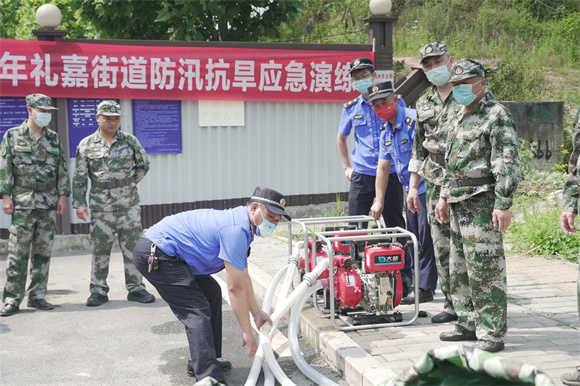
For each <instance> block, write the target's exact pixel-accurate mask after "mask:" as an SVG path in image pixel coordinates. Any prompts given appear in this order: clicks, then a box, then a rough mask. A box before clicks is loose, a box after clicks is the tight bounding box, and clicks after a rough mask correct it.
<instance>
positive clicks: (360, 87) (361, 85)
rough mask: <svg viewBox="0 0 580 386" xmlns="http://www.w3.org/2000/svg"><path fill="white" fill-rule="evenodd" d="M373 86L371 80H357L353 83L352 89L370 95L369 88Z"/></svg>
mask: <svg viewBox="0 0 580 386" xmlns="http://www.w3.org/2000/svg"><path fill="white" fill-rule="evenodd" d="M372 85H373V81H372V79H371V78H367V79H361V80H355V81H354V82H352V87H353V88H354V89H355V90H356V91H358V92H360V93H361V94H368V92H369V87H371V86H372Z"/></svg>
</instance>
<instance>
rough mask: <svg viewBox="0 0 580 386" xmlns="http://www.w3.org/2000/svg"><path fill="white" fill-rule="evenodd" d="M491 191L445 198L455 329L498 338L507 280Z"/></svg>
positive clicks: (503, 322)
mask: <svg viewBox="0 0 580 386" xmlns="http://www.w3.org/2000/svg"><path fill="white" fill-rule="evenodd" d="M494 201H495V197H494V192H485V193H481V194H478V195H476V196H474V197H471V198H469V199H467V200H465V201H461V202H457V203H451V204H449V217H450V219H451V221H450V225H451V249H450V255H449V266H450V268H449V273H450V282H451V288H450V289H451V298H452V300H453V306H454V307H455V312H456V313H457V316H458V320H457V323H456V324H455V329H456V330H457V331H460V332H461V331H466V330H468V331H475V332H476V334H477V338H478V339H480V340H487V341H493V342H502V341H503V337H504V335H505V333H506V332H507V294H506V291H507V280H506V263H505V255H504V250H503V234H502V233H501V232H499V231H498V230H497V228H496V227H495V226H494V225H493V223H492V212H493V207H494Z"/></svg>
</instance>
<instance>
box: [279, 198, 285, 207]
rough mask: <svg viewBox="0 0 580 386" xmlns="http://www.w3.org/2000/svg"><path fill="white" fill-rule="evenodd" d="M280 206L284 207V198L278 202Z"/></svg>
mask: <svg viewBox="0 0 580 386" xmlns="http://www.w3.org/2000/svg"><path fill="white" fill-rule="evenodd" d="M280 205H282V206H285V205H286V199H285V198H282V199H281V200H280Z"/></svg>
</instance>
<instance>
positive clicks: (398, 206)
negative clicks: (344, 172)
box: [348, 171, 412, 277]
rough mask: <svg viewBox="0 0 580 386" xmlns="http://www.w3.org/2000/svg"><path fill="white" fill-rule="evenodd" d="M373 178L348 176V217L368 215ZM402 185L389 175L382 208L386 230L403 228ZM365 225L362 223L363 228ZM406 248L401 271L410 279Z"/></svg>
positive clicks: (371, 202) (396, 178) (409, 263)
mask: <svg viewBox="0 0 580 386" xmlns="http://www.w3.org/2000/svg"><path fill="white" fill-rule="evenodd" d="M375 181H376V177H375V176H369V175H368V174H360V173H357V172H354V171H353V172H352V175H351V176H350V189H349V191H348V214H349V216H358V215H368V214H369V212H370V211H371V206H373V201H374V199H375ZM404 199H405V198H404V195H403V185H402V184H401V181H399V177H397V173H391V174H389V183H388V184H387V191H386V192H385V206H384V208H383V219H384V220H385V225H386V227H387V228H392V227H401V228H403V229H407V227H406V226H405V218H404V217H403V207H404V206H403V201H404ZM366 227H367V223H363V228H366ZM397 242H399V243H401V244H403V245H404V244H405V242H406V239H403V238H399V239H397ZM410 256H411V255H410V254H409V252H408V248H405V268H403V269H402V270H401V271H403V272H404V273H405V274H406V275H407V277H411V272H412V271H411V261H410Z"/></svg>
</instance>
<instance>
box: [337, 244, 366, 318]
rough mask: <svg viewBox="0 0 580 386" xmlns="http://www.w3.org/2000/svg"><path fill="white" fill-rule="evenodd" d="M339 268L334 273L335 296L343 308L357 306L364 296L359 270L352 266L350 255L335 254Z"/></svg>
mask: <svg viewBox="0 0 580 386" xmlns="http://www.w3.org/2000/svg"><path fill="white" fill-rule="evenodd" d="M334 260H335V262H336V263H338V264H336V265H337V266H338V269H337V270H336V272H335V275H334V298H335V299H337V300H338V302H339V306H340V307H341V308H344V307H350V308H353V309H354V308H356V307H357V306H358V304H359V303H360V299H361V296H362V282H361V280H360V275H359V274H358V272H357V270H356V269H354V268H353V266H352V260H351V258H350V256H345V255H339V256H335V257H334Z"/></svg>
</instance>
